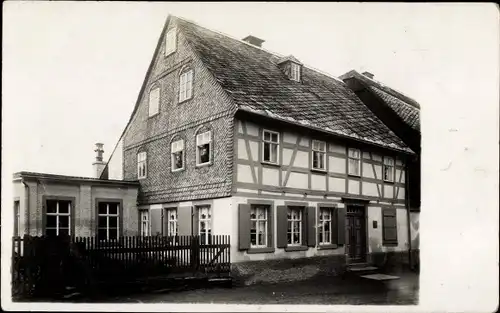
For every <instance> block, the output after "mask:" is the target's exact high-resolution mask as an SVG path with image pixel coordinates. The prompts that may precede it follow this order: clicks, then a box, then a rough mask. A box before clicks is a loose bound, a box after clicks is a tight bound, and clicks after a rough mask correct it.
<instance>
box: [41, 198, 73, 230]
mask: <svg viewBox="0 0 500 313" xmlns="http://www.w3.org/2000/svg"><path fill="white" fill-rule="evenodd" d="M46 201H47V202H48V201H55V202H56V212H48V211H46V212H45V215H46V216H55V217H56V226H55V227H47V223H45V225H44V226H45V232H46V231H47V229H55V230H56V236H59V229H60V228H61V227H60V225H59V217H60V216H67V217H68V235H69V236H71V201H69V200H57V199H47V200H46ZM60 201H65V202H68V213H61V212H59V203H60Z"/></svg>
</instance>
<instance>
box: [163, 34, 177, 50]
mask: <svg viewBox="0 0 500 313" xmlns="http://www.w3.org/2000/svg"><path fill="white" fill-rule="evenodd" d="M176 47H177V32H176V29H175V28H172V29H171V30H169V31H168V32H167V35H166V36H165V56H168V55H170V54H172V53H173V52H175V49H176Z"/></svg>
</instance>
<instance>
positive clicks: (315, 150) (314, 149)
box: [311, 140, 326, 171]
mask: <svg viewBox="0 0 500 313" xmlns="http://www.w3.org/2000/svg"><path fill="white" fill-rule="evenodd" d="M315 145H316V146H315ZM321 145H323V150H321V148H320V147H321ZM311 147H312V151H311V168H312V169H313V170H318V171H326V142H325V141H321V140H312V143H311ZM315 155H319V156H320V157H321V158H322V159H323V162H322V163H323V167H315V166H314V159H315Z"/></svg>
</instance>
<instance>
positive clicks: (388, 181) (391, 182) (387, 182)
mask: <svg viewBox="0 0 500 313" xmlns="http://www.w3.org/2000/svg"><path fill="white" fill-rule="evenodd" d="M384 183H386V184H391V185H393V184H394V181H390V180H385V179H384Z"/></svg>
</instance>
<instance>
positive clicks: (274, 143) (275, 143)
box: [262, 129, 280, 165]
mask: <svg viewBox="0 0 500 313" xmlns="http://www.w3.org/2000/svg"><path fill="white" fill-rule="evenodd" d="M266 133H268V134H269V138H270V139H269V140H266V139H265V138H266ZM272 135H277V137H276V141H272ZM266 145H269V156H270V157H271V153H272V149H271V147H272V146H273V145H276V162H271V161H270V160H269V161H266V160H264V149H265V146H266ZM270 159H272V158H270ZM262 162H263V163H267V164H276V165H278V164H279V163H280V133H278V132H275V131H272V130H268V129H264V130H263V131H262Z"/></svg>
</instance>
